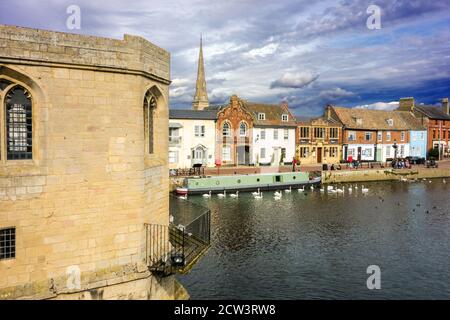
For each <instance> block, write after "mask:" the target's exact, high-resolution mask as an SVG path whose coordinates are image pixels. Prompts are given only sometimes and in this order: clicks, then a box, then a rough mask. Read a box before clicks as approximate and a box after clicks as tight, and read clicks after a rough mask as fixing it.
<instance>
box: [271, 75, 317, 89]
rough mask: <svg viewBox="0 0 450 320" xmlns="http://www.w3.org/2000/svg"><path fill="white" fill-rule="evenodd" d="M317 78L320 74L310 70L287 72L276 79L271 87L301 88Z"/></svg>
mask: <svg viewBox="0 0 450 320" xmlns="http://www.w3.org/2000/svg"><path fill="white" fill-rule="evenodd" d="M317 79H319V75H318V74H313V73H310V72H297V73H290V72H286V73H285V74H283V75H282V76H281V78H280V79H278V80H275V81H273V82H272V83H271V84H270V89H275V88H294V89H301V88H304V87H306V86H308V85H309V84H311V83H313V82H314V81H316V80H317Z"/></svg>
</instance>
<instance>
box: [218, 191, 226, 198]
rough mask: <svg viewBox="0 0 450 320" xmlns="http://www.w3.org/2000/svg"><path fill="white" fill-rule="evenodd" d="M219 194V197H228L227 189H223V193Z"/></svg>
mask: <svg viewBox="0 0 450 320" xmlns="http://www.w3.org/2000/svg"><path fill="white" fill-rule="evenodd" d="M217 196H218V197H219V198H226V197H227V190H223V193H219V194H218V195H217Z"/></svg>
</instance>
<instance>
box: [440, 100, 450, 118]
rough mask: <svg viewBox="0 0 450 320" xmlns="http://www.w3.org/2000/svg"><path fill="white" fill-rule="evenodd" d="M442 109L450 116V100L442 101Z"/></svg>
mask: <svg viewBox="0 0 450 320" xmlns="http://www.w3.org/2000/svg"><path fill="white" fill-rule="evenodd" d="M442 109H444V112H445V113H446V114H448V115H450V108H449V106H448V98H444V99H442Z"/></svg>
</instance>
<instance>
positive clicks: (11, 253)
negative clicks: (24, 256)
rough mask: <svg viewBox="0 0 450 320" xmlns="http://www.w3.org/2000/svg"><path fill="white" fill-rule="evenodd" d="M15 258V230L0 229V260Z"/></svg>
mask: <svg viewBox="0 0 450 320" xmlns="http://www.w3.org/2000/svg"><path fill="white" fill-rule="evenodd" d="M15 257H16V228H8V229H0V260H6V259H14V258H15Z"/></svg>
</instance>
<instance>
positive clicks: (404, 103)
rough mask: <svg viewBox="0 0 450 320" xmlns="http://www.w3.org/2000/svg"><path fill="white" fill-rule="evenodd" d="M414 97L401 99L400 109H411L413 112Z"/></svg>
mask: <svg viewBox="0 0 450 320" xmlns="http://www.w3.org/2000/svg"><path fill="white" fill-rule="evenodd" d="M414 105H415V102H414V98H413V97H409V98H401V99H400V103H399V107H398V109H397V110H398V111H410V112H413V111H414Z"/></svg>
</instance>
